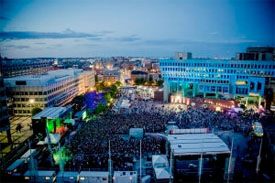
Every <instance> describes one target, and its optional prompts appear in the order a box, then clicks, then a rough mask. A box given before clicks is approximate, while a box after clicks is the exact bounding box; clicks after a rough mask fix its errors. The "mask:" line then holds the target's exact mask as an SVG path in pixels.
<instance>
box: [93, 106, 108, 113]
mask: <svg viewBox="0 0 275 183" xmlns="http://www.w3.org/2000/svg"><path fill="white" fill-rule="evenodd" d="M105 111H106V107H105V106H104V105H103V104H98V105H97V106H96V108H95V113H96V114H100V113H102V112H105Z"/></svg>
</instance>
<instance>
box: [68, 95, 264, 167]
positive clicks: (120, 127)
mask: <svg viewBox="0 0 275 183" xmlns="http://www.w3.org/2000/svg"><path fill="white" fill-rule="evenodd" d="M133 95H135V93H134V92H131V93H130V94H129V92H125V91H124V92H123V93H120V94H119V97H120V98H121V97H122V98H125V99H127V100H129V101H130V104H131V105H130V107H129V108H128V109H127V110H126V112H125V111H117V112H108V113H107V114H105V115H103V116H101V117H100V118H98V119H96V120H92V121H90V122H89V123H84V124H82V127H81V128H79V130H78V131H77V132H76V133H75V134H74V135H73V136H70V140H68V141H67V143H66V144H65V146H66V147H67V148H69V149H70V150H71V152H72V154H73V158H72V160H71V161H69V162H68V163H67V166H69V167H70V166H72V167H76V166H80V167H93V168H105V169H106V168H107V166H108V158H109V141H110V151H111V152H110V153H111V158H112V160H113V166H114V169H115V170H116V169H117V170H131V169H132V168H133V164H134V160H135V159H139V152H140V151H139V143H140V139H136V138H132V137H129V130H130V129H131V128H142V129H143V130H144V136H143V138H142V139H141V143H142V154H143V156H144V155H148V156H150V155H152V154H163V153H165V139H164V138H162V137H157V136H152V135H149V134H151V133H162V132H164V131H165V129H166V127H167V123H168V122H169V121H175V122H176V124H177V126H178V127H179V128H183V129H184V128H209V129H210V130H234V131H235V132H242V133H249V132H250V131H251V123H252V122H253V121H255V120H259V117H260V116H259V114H257V113H254V112H253V111H246V112H245V113H242V114H240V113H239V114H236V115H235V116H234V117H232V116H231V115H226V114H224V113H220V112H215V111H211V110H209V109H205V108H199V107H192V106H189V107H187V108H186V109H185V110H182V108H181V106H179V105H168V104H159V103H155V102H153V100H142V99H140V98H138V97H135V96H133Z"/></svg>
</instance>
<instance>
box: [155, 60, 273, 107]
mask: <svg viewBox="0 0 275 183" xmlns="http://www.w3.org/2000/svg"><path fill="white" fill-rule="evenodd" d="M159 63H160V68H161V73H162V77H163V78H164V83H165V84H164V101H169V99H170V97H171V96H174V95H176V96H178V97H186V96H193V97H194V96H207V95H209V94H210V95H211V94H214V95H215V94H220V95H222V96H225V97H229V98H234V97H238V96H240V97H249V96H251V97H253V96H256V97H258V98H259V103H261V100H262V97H263V96H264V92H265V86H266V82H267V80H270V78H274V77H275V62H274V61H272V60H271V61H266V60H263V61H255V60H250V61H247V60H209V59H208V60H200V59H187V60H174V59H168V60H167V59H164V60H159Z"/></svg>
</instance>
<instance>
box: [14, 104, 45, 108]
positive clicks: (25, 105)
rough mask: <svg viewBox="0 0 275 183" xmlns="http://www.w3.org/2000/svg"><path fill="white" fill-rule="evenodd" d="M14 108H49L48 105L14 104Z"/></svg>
mask: <svg viewBox="0 0 275 183" xmlns="http://www.w3.org/2000/svg"><path fill="white" fill-rule="evenodd" d="M13 106H14V107H42V108H44V107H47V106H48V105H47V104H13Z"/></svg>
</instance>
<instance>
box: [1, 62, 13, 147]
mask: <svg viewBox="0 0 275 183" xmlns="http://www.w3.org/2000/svg"><path fill="white" fill-rule="evenodd" d="M2 76H3V75H2V58H1V57H0V133H6V135H5V136H6V137H7V139H8V141H7V142H8V143H11V142H12V140H11V132H10V122H9V115H8V107H7V103H6V99H7V97H6V91H5V87H4V80H3V77H2Z"/></svg>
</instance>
